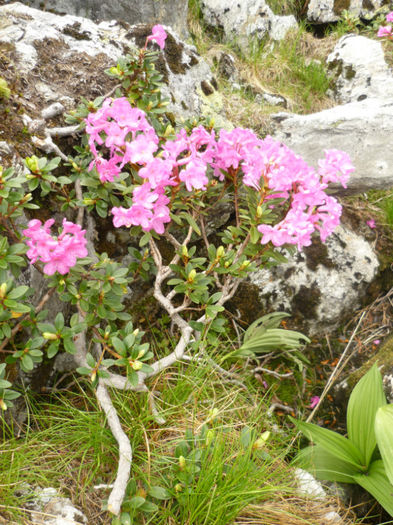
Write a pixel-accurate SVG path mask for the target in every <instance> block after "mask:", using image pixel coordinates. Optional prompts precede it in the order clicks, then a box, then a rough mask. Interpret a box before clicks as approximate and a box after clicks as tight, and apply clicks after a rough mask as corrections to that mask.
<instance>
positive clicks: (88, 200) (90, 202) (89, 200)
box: [83, 199, 95, 206]
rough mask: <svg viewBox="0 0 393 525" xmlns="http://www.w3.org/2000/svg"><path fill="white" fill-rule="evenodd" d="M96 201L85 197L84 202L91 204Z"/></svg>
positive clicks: (87, 204)
mask: <svg viewBox="0 0 393 525" xmlns="http://www.w3.org/2000/svg"><path fill="white" fill-rule="evenodd" d="M94 203H95V201H94V200H93V199H83V204H86V206H91V205H92V204H94Z"/></svg>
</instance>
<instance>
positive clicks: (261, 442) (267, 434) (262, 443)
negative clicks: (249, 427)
mask: <svg viewBox="0 0 393 525" xmlns="http://www.w3.org/2000/svg"><path fill="white" fill-rule="evenodd" d="M269 438H270V432H269V430H266V432H264V433H263V434H262V435H261V437H260V438H259V439H257V440H256V441H255V443H254V444H253V446H252V448H253V449H255V450H259V449H261V448H263V447H264V446H265V445H266V441H267V440H268V439H269Z"/></svg>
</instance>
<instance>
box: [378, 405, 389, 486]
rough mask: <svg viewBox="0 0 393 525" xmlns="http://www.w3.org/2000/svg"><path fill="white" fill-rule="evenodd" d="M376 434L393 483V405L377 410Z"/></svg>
mask: <svg viewBox="0 0 393 525" xmlns="http://www.w3.org/2000/svg"><path fill="white" fill-rule="evenodd" d="M375 435H376V438H377V443H378V448H379V451H380V452H381V456H382V460H383V464H384V466H385V471H386V475H387V477H388V479H389V481H390V483H392V484H393V405H385V406H383V407H380V408H379V409H378V410H377V415H376V416H375Z"/></svg>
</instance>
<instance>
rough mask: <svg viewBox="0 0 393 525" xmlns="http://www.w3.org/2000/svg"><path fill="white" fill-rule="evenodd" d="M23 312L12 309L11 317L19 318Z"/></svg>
mask: <svg viewBox="0 0 393 525" xmlns="http://www.w3.org/2000/svg"><path fill="white" fill-rule="evenodd" d="M22 315H23V314H21V313H20V312H14V311H13V310H11V317H12V319H18V317H21V316H22Z"/></svg>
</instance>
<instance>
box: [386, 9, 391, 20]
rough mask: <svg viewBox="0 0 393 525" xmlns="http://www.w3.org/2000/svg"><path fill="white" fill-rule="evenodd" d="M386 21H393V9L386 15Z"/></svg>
mask: <svg viewBox="0 0 393 525" xmlns="http://www.w3.org/2000/svg"><path fill="white" fill-rule="evenodd" d="M386 22H393V11H391V12H390V13H388V14H387V15H386Z"/></svg>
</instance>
